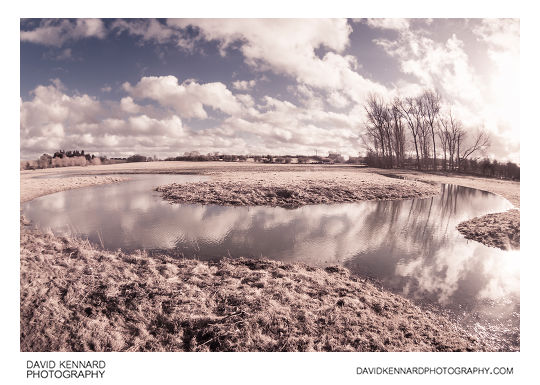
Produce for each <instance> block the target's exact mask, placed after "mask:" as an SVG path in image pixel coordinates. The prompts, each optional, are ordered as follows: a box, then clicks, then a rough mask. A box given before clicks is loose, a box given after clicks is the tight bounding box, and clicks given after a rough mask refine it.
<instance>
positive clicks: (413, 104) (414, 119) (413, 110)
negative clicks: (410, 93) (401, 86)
mask: <svg viewBox="0 0 540 385" xmlns="http://www.w3.org/2000/svg"><path fill="white" fill-rule="evenodd" d="M394 106H395V108H396V110H397V111H398V113H399V114H400V115H401V117H402V118H403V119H404V120H405V121H406V122H407V126H408V127H409V130H410V132H411V134H412V137H413V141H414V149H415V151H416V167H417V168H418V169H419V170H420V168H421V166H420V151H419V133H418V131H419V126H420V125H421V111H420V108H419V106H418V103H417V99H416V98H412V97H407V98H404V99H400V98H396V100H395V101H394Z"/></svg>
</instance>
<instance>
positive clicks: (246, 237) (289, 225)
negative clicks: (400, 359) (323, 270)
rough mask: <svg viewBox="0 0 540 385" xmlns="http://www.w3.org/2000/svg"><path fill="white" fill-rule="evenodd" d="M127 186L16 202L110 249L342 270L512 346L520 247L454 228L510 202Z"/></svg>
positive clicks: (473, 196)
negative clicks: (236, 195) (304, 201)
mask: <svg viewBox="0 0 540 385" xmlns="http://www.w3.org/2000/svg"><path fill="white" fill-rule="evenodd" d="M130 178H132V180H131V181H128V182H123V183H119V184H113V185H103V186H95V187H89V188H82V189H77V190H71V191H64V192H59V193H55V194H51V195H47V196H43V197H40V198H37V199H34V200H32V201H29V202H26V203H23V204H22V210H23V214H24V215H25V217H26V218H27V219H29V220H30V221H31V222H32V223H33V224H35V225H37V226H38V227H39V228H41V229H50V230H52V231H53V232H54V233H55V234H74V235H77V236H80V237H83V238H88V239H89V240H90V241H91V242H93V243H95V244H97V245H100V246H102V247H104V248H106V249H110V250H115V249H118V248H121V249H122V250H125V251H129V250H135V249H146V250H149V251H150V252H152V251H159V252H163V251H165V252H166V253H167V254H170V255H172V256H175V257H180V258H181V257H189V258H193V257H195V258H199V259H201V260H214V259H219V258H223V257H230V258H235V257H251V258H261V257H264V258H270V259H275V260H280V261H283V262H303V263H306V264H309V265H314V266H325V265H334V264H341V265H343V266H345V267H347V268H348V269H349V270H351V271H352V272H353V273H354V274H356V275H358V276H361V277H368V278H370V279H372V280H374V281H375V282H378V283H379V284H380V285H381V286H383V287H384V288H385V289H389V290H391V291H393V292H395V293H398V294H401V295H403V296H405V297H407V298H409V299H412V300H413V301H415V302H417V303H419V304H422V305H425V306H429V307H435V308H437V309H439V310H440V311H444V312H446V313H448V315H449V316H450V317H451V318H454V319H456V320H458V321H459V322H460V323H461V324H463V325H465V326H466V327H467V328H468V329H470V330H473V331H474V332H475V333H476V334H479V335H482V336H483V337H485V338H488V336H489V338H491V339H494V341H498V343H499V345H500V346H501V349H511V350H515V349H519V251H502V250H498V249H494V248H489V247H486V246H484V245H482V244H480V243H477V242H474V241H468V240H466V239H465V238H464V237H463V236H462V235H461V234H459V232H458V231H457V230H456V226H457V224H458V223H460V222H462V221H464V220H466V219H470V218H473V217H476V216H480V215H484V214H487V213H491V212H498V211H504V210H507V209H509V208H511V207H512V205H511V204H510V203H509V202H508V201H507V200H506V199H504V198H502V197H499V196H497V195H495V194H491V193H488V192H484V191H480V190H475V189H471V188H466V187H460V186H453V185H442V187H441V188H442V191H441V194H440V195H438V196H435V197H432V198H427V199H412V200H395V201H371V202H360V203H347V204H331V205H310V206H303V207H300V208H297V209H292V210H291V209H285V208H279V207H265V206H255V207H250V206H245V207H225V206H217V205H204V206H203V205H183V204H170V203H168V202H166V201H164V200H163V199H162V198H161V197H160V195H159V193H157V192H156V191H154V190H153V188H154V187H156V186H158V185H162V184H165V183H183V182H191V181H193V182H195V181H203V180H205V177H201V176H189V175H174V176H173V175H133V176H131V177H130Z"/></svg>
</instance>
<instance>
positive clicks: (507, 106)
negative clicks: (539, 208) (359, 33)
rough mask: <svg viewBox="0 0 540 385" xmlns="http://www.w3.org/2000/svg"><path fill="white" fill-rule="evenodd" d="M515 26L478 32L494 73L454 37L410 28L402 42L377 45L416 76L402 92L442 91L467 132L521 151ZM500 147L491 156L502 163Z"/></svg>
mask: <svg viewBox="0 0 540 385" xmlns="http://www.w3.org/2000/svg"><path fill="white" fill-rule="evenodd" d="M509 24H510V25H509ZM515 24H516V21H513V22H510V21H507V20H506V21H505V20H503V21H501V20H499V21H494V20H489V21H483V22H482V24H481V25H480V26H479V27H477V28H475V30H474V32H475V34H476V35H477V36H479V38H480V40H482V41H484V42H486V44H488V46H489V47H490V49H489V50H488V56H489V57H490V58H491V59H492V61H493V63H494V65H495V69H494V70H489V68H483V72H482V73H481V74H480V73H478V72H477V68H475V67H474V66H473V64H472V63H471V61H470V58H469V55H468V53H467V47H466V43H465V41H463V40H461V39H459V38H458V37H457V36H456V35H455V34H453V35H452V36H450V38H448V39H446V40H445V41H436V40H434V39H433V38H432V37H428V36H427V34H426V33H425V32H424V31H421V30H411V29H407V30H401V31H400V34H399V38H398V39H397V40H394V41H390V40H387V39H378V40H375V42H376V43H377V44H378V45H380V46H381V47H382V48H383V49H384V50H385V51H386V52H387V53H388V54H389V55H390V56H392V57H394V58H395V59H397V60H398V62H399V64H400V67H401V70H402V72H404V73H406V74H409V75H413V76H414V77H416V79H417V82H415V83H416V84H415V83H410V84H409V85H408V86H407V85H406V84H402V85H401V87H400V91H402V90H408V91H411V92H412V91H414V89H417V88H418V86H420V87H423V88H434V89H437V90H438V91H440V92H441V93H442V95H443V100H444V101H445V103H446V104H447V106H446V107H447V108H452V111H453V112H454V113H455V116H457V117H458V118H459V119H460V120H462V121H463V123H464V125H465V126H466V127H481V128H485V129H486V130H488V132H489V133H490V136H491V137H492V142H493V143H497V142H503V141H508V142H509V143H511V147H512V148H515V147H516V146H518V147H519V134H518V135H516V132H517V133H519V97H518V95H519V57H518V55H517V53H518V52H519V28H517V29H516V27H515ZM506 30H507V33H506V32H504V31H506ZM507 35H508V36H507ZM516 47H517V48H516ZM516 50H517V52H516ZM485 79H487V81H486V80H485ZM496 147H497V146H493V147H492V149H491V151H493V153H494V154H496V156H497V157H499V158H501V159H502V158H503V157H504V155H503V156H501V154H502V153H501V152H499V151H498V150H499V149H500V148H501V147H500V146H499V147H498V148H496ZM505 155H506V154H505Z"/></svg>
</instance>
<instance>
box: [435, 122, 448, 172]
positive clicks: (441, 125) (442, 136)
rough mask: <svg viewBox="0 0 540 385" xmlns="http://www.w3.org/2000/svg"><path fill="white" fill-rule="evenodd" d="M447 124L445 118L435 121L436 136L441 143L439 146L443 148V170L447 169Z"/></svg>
mask: <svg viewBox="0 0 540 385" xmlns="http://www.w3.org/2000/svg"><path fill="white" fill-rule="evenodd" d="M448 126H449V123H448V120H446V118H442V117H441V118H439V121H438V122H437V136H438V137H439V142H440V143H441V147H442V150H443V170H444V171H446V170H447V169H448V158H447V156H446V155H447V153H448V139H449V132H448V129H447V127H448Z"/></svg>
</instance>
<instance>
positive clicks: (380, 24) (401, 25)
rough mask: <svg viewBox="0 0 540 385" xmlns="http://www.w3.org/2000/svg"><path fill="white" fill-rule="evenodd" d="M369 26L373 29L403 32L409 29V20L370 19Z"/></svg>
mask: <svg viewBox="0 0 540 385" xmlns="http://www.w3.org/2000/svg"><path fill="white" fill-rule="evenodd" d="M367 24H368V25H369V26H370V27H373V28H381V29H393V30H397V31H403V30H407V29H409V26H410V24H409V20H407V19H398V18H392V19H368V20H367Z"/></svg>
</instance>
